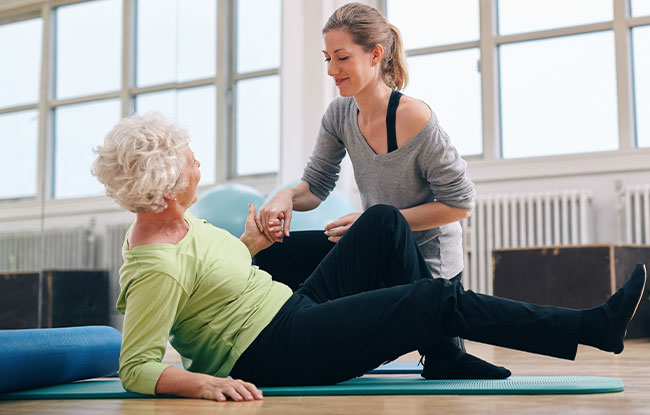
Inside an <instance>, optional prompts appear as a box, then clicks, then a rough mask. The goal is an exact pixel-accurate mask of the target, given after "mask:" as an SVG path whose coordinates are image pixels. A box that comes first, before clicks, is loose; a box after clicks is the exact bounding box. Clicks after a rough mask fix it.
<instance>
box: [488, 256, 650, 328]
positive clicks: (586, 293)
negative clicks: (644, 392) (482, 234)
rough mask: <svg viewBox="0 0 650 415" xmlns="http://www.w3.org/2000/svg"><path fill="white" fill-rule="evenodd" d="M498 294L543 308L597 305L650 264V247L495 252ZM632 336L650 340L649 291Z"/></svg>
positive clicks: (495, 288)
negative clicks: (639, 267)
mask: <svg viewBox="0 0 650 415" xmlns="http://www.w3.org/2000/svg"><path fill="white" fill-rule="evenodd" d="M492 255H493V264H494V295H496V296H499V297H505V298H510V299H514V300H521V301H527V302H529V303H533V304H540V305H555V306H562V307H570V308H587V307H594V306H597V305H599V304H601V303H603V302H604V301H605V300H606V299H607V298H608V297H609V296H610V295H612V294H613V293H614V292H615V291H616V290H617V289H618V288H620V287H621V286H622V285H623V283H624V282H625V281H626V280H627V278H628V276H629V275H630V274H631V273H632V271H633V270H634V267H635V265H636V264H646V267H647V268H650V267H648V265H649V264H650V246H645V245H643V246H641V245H611V244H604V245H575V246H549V247H537V248H517V249H495V250H494V251H493V254H492ZM627 337H628V338H639V337H650V301H648V294H647V287H646V293H644V298H643V299H642V300H641V304H640V305H639V309H638V310H637V314H636V316H635V317H634V320H632V323H631V324H630V327H629V328H628V334H627Z"/></svg>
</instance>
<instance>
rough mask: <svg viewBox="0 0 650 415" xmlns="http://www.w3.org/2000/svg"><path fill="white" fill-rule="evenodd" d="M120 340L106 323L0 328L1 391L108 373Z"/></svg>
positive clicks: (115, 360) (117, 355) (116, 360)
mask: <svg viewBox="0 0 650 415" xmlns="http://www.w3.org/2000/svg"><path fill="white" fill-rule="evenodd" d="M121 342H122V335H121V334H120V332H119V331H117V330H115V329H114V328H113V327H107V326H84V327H64V328H54V329H28V330H0V367H2V371H1V372H2V376H0V393H4V392H12V391H17V390H22V389H31V388H38V387H42V386H50V385H57V384H61V383H66V382H72V381H75V380H82V379H92V378H97V377H103V376H108V375H110V374H112V373H114V372H115V371H116V370H117V369H118V367H119V358H120V344H121Z"/></svg>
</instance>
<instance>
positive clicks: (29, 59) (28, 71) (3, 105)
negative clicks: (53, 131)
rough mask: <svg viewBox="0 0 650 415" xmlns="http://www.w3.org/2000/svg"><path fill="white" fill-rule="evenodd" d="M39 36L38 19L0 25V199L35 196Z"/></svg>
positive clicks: (40, 25) (40, 26) (40, 31)
mask: <svg viewBox="0 0 650 415" xmlns="http://www.w3.org/2000/svg"><path fill="white" fill-rule="evenodd" d="M42 35H43V21H42V19H40V18H37V19H29V20H23V21H19V22H14V23H8V24H4V25H0V56H1V57H2V64H0V91H1V92H0V146H2V151H0V177H2V178H3V179H0V180H2V182H1V185H0V199H14V198H23V197H33V196H35V195H36V193H37V181H38V179H37V170H38V114H39V113H38V109H37V103H38V100H39V88H38V87H39V84H40V68H41V38H42ZM16 39H22V40H21V42H16Z"/></svg>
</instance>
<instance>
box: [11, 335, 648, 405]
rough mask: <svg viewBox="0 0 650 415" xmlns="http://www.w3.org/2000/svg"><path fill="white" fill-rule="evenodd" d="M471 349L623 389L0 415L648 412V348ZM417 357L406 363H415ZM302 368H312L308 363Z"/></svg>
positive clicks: (518, 367) (527, 371) (640, 344)
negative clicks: (569, 357) (605, 380)
mask: <svg viewBox="0 0 650 415" xmlns="http://www.w3.org/2000/svg"><path fill="white" fill-rule="evenodd" d="M468 350H469V351H470V352H471V353H473V354H475V355H478V356H481V357H482V358H484V359H488V360H490V361H492V362H496V363H499V364H502V365H504V366H507V367H508V368H509V369H511V370H512V372H513V375H516V376H562V375H565V376H572V375H573V376H612V377H620V378H622V379H623V382H624V384H625V391H624V392H619V393H607V394H595V395H555V396H545V395H539V396H503V395H492V396H467V395H465V396H453V395H451V396H441V395H433V396H343V397H327V396H325V397H275V398H274V397H269V398H265V399H264V400H263V401H257V402H244V403H236V402H226V403H217V402H209V401H201V400H188V399H124V400H116V399H113V400H110V399H106V400H59V401H57V400H50V401H47V400H41V401H16V402H0V414H39V415H48V414H73V415H74V414H138V415H140V414H237V415H248V414H310V415H311V414H315V415H318V414H360V415H365V414H368V415H369V414H373V415H376V414H429V413H441V414H446V415H454V414H462V415H472V414H501V415H506V414H517V415H522V414H553V415H564V414H584V415H587V414H625V415H633V414H650V342H649V341H648V340H633V341H628V342H626V346H625V351H624V352H623V353H622V354H621V355H618V356H615V355H612V354H609V353H603V352H600V351H597V350H595V349H592V348H588V347H584V348H581V349H580V350H579V351H578V357H577V359H576V361H575V362H567V361H563V360H558V359H553V358H546V357H540V356H535V355H531V354H526V353H520V352H514V351H510V350H506V349H501V348H497V347H491V346H485V345H481V344H476V343H469V342H468ZM416 358H417V356H416V355H414V354H411V355H407V356H405V357H403V358H402V359H401V360H416ZM305 370H309V364H308V363H307V362H305Z"/></svg>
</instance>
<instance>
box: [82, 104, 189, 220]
mask: <svg viewBox="0 0 650 415" xmlns="http://www.w3.org/2000/svg"><path fill="white" fill-rule="evenodd" d="M189 141H190V136H189V134H188V133H187V131H185V130H184V129H183V128H181V127H180V126H179V125H177V124H176V123H175V122H173V121H171V120H169V119H167V118H166V117H165V116H164V115H162V114H161V113H158V112H149V113H146V114H144V115H133V116H131V117H127V118H124V119H122V120H121V121H120V122H118V123H117V124H116V125H115V126H114V127H113V129H112V130H111V131H110V132H109V133H108V134H107V135H106V138H105V139H104V145H103V146H98V147H97V148H95V149H94V150H93V151H94V152H95V154H97V159H96V160H95V162H94V163H93V166H92V170H91V171H92V174H93V175H94V176H96V177H97V179H98V180H99V181H100V182H101V183H102V184H104V186H105V188H106V195H107V196H109V197H111V198H113V200H115V201H116V202H117V203H118V204H119V205H120V206H122V207H123V208H124V209H126V210H129V211H131V212H136V213H141V212H161V211H163V210H164V209H166V208H167V201H166V200H165V198H164V197H163V196H168V195H169V194H171V193H172V192H173V191H174V190H175V189H179V188H183V187H185V185H186V182H187V178H186V177H185V174H184V173H183V171H184V169H185V164H186V163H187V159H186V151H187V146H188V144H189Z"/></svg>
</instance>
